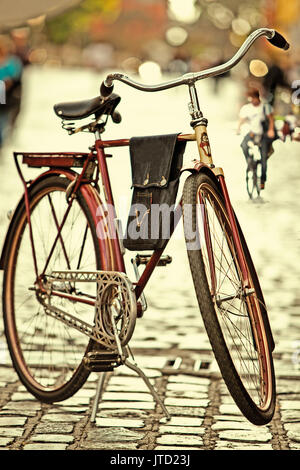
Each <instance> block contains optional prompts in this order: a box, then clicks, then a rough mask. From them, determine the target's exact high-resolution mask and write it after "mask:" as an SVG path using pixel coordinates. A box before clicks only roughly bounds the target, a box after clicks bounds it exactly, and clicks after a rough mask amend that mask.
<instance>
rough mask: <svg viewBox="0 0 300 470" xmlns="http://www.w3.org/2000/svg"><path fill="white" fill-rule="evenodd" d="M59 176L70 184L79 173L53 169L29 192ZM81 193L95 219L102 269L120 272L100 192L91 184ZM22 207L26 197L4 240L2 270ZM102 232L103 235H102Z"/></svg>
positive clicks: (0, 266)
mask: <svg viewBox="0 0 300 470" xmlns="http://www.w3.org/2000/svg"><path fill="white" fill-rule="evenodd" d="M53 175H57V176H65V177H66V178H68V179H69V180H70V182H72V181H74V180H75V178H76V177H77V176H78V173H76V172H75V171H73V170H70V169H65V168H56V169H51V170H48V171H46V172H44V173H42V174H41V175H39V176H38V177H37V178H36V179H34V180H33V181H31V183H30V184H29V186H28V191H31V190H33V189H34V187H35V186H36V185H37V184H38V183H40V182H41V181H42V180H44V179H45V178H49V177H50V176H53ZM80 191H81V193H82V195H83V196H84V198H85V201H86V203H87V205H88V207H89V209H90V212H91V214H92V217H93V221H94V224H95V227H97V234H98V237H97V238H98V243H99V251H100V255H101V266H102V269H104V270H118V269H120V266H118V265H119V264H120V263H119V262H118V263H117V261H116V259H117V256H116V252H115V251H116V247H115V246H114V245H113V244H112V243H110V239H112V238H113V237H110V236H109V235H108V233H107V232H108V231H109V224H105V226H104V224H103V221H105V220H106V213H105V208H104V206H103V204H102V201H101V199H100V197H99V194H98V192H97V191H96V190H95V188H94V187H93V186H92V185H90V184H82V185H81V186H80ZM22 205H25V196H24V194H23V196H22V197H21V199H20V200H19V202H18V204H17V206H16V208H15V210H14V212H13V215H12V218H11V220H10V223H9V226H8V229H7V233H6V236H5V239H4V244H3V248H2V252H1V257H0V270H3V269H5V264H6V259H7V256H8V250H9V245H10V239H11V236H12V234H13V231H14V223H15V220H16V215H17V213H18V210H19V209H20V208H21V207H22ZM100 232H101V233H100Z"/></svg>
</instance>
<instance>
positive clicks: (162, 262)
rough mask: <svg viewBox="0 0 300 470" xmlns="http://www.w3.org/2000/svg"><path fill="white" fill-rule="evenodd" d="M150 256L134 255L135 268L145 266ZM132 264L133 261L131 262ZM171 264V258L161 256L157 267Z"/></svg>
mask: <svg viewBox="0 0 300 470" xmlns="http://www.w3.org/2000/svg"><path fill="white" fill-rule="evenodd" d="M151 256H152V255H139V254H138V255H136V257H135V263H136V265H137V266H140V265H141V264H147V263H148V262H149V260H150V258H151ZM132 262H133V261H132ZM170 263H172V258H171V256H169V255H163V256H161V258H160V260H159V262H158V263H157V266H166V265H167V264H170Z"/></svg>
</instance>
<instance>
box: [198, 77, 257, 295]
mask: <svg viewBox="0 0 300 470" xmlns="http://www.w3.org/2000/svg"><path fill="white" fill-rule="evenodd" d="M189 91H190V98H191V102H190V105H189V110H190V115H191V118H192V121H191V126H192V127H193V129H194V131H195V138H196V142H197V148H198V153H199V160H200V164H201V165H206V166H208V167H209V168H210V169H211V171H213V173H214V174H215V176H216V177H217V179H218V181H219V184H220V188H221V191H222V194H223V197H224V202H225V207H226V212H227V215H228V218H229V223H230V226H231V230H232V236H233V241H234V245H235V248H236V252H237V257H238V260H239V264H240V268H241V273H242V280H243V288H244V289H247V288H250V282H249V275H248V269H247V264H246V260H245V255H244V250H243V247H242V243H241V240H240V236H239V231H238V227H237V223H236V218H235V214H234V211H233V208H232V205H231V201H230V197H229V193H228V190H227V186H226V182H225V177H224V172H223V170H222V168H216V167H215V165H214V163H213V158H212V153H211V147H210V143H209V138H208V134H207V119H205V118H204V117H203V114H202V112H201V110H200V107H199V101H198V97H197V91H196V87H195V84H191V85H190V87H189ZM196 165H197V164H196Z"/></svg>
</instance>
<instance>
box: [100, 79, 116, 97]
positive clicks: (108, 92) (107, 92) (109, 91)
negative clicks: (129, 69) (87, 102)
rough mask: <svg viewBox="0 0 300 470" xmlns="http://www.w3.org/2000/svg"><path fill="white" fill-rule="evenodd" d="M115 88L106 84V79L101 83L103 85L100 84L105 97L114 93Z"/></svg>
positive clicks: (101, 93)
mask: <svg viewBox="0 0 300 470" xmlns="http://www.w3.org/2000/svg"><path fill="white" fill-rule="evenodd" d="M113 89H114V86H113V85H111V86H107V85H106V84H105V81H104V82H102V83H101V86H100V95H101V96H102V97H103V98H107V97H108V96H110V95H111V94H112V92H113Z"/></svg>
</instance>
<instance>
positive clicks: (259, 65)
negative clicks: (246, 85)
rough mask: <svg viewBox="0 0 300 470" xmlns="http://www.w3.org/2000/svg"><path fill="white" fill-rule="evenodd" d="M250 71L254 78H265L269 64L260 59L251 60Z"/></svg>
mask: <svg viewBox="0 0 300 470" xmlns="http://www.w3.org/2000/svg"><path fill="white" fill-rule="evenodd" d="M249 70H250V72H251V73H252V75H254V77H264V76H265V75H267V73H268V71H269V69H268V66H267V64H266V63H265V62H263V61H262V60H259V59H253V60H251V62H250V65H249Z"/></svg>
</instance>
